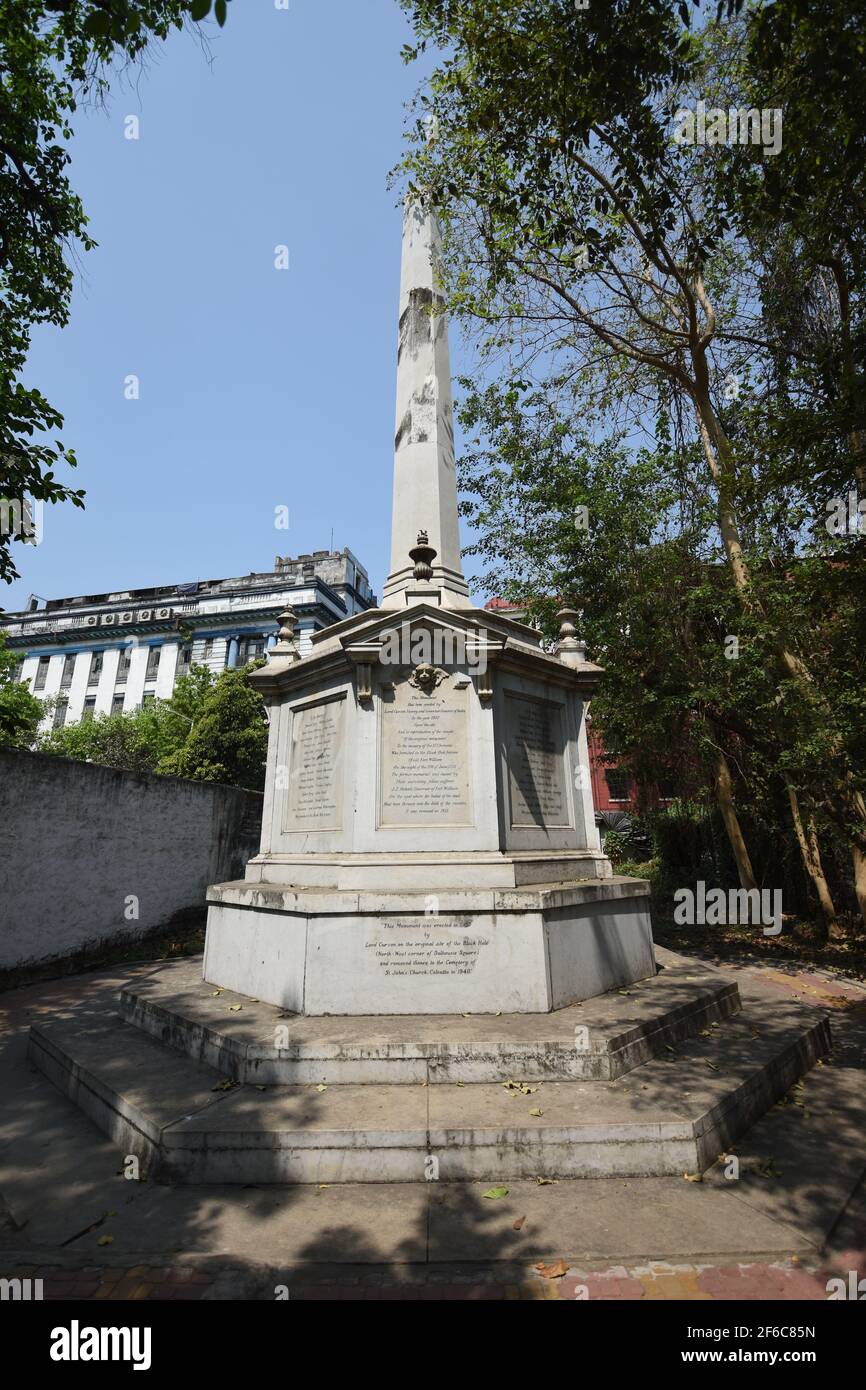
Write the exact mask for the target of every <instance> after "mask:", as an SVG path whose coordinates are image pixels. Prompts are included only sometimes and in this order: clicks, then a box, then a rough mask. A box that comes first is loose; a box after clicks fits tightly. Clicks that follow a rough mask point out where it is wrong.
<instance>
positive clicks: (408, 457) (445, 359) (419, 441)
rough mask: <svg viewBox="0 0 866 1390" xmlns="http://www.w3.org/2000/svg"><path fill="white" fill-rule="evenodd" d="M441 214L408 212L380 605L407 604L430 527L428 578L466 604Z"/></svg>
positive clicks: (446, 599) (410, 206)
mask: <svg viewBox="0 0 866 1390" xmlns="http://www.w3.org/2000/svg"><path fill="white" fill-rule="evenodd" d="M439 252H440V233H439V227H438V224H437V222H436V218H435V216H434V215H433V214H431V213H429V212H426V211H425V210H424V209H423V208H422V207H421V206H420V205H419V204H418V203H411V202H407V204H406V206H405V209H404V215H403V256H402V265H401V272H400V318H399V335H398V345H397V419H396V428H395V437H394V506H393V514H392V521H391V573H390V574H389V576H388V579H387V581H386V584H385V588H384V591H383V597H382V605H381V606H382V607H383V608H386V609H393V608H404V607H405V606H406V603H407V601H411V599H410V594H411V590H412V586H413V583H414V580H413V570H412V562H411V560H410V559H409V551H410V550H411V549H412V547H413V546H414V545H416V544H417V541H418V533H419V532H420V531H425V532H426V533H427V536H428V539H429V543H430V545H431V546H432V548H433V549H434V550H435V551H436V558H435V560H434V562H433V576H432V580H431V581H430V582H431V583H432V584H433V585H434V586H435V587H436V588H437V589H439V591H440V594H439V602H440V604H441V605H442V607H444V608H468V607H469V606H470V600H469V590H468V588H467V585H466V580H465V579H464V577H463V568H462V565H461V563H460V535H459V531H458V524H457V479H456V471H455V466H454V421H453V411H452V400H451V362H450V356H449V352H448V320H447V317H446V315H445V313H444V299H443V296H442V293H441V289H440V287H439V285H438V283H437V278H438V265H439Z"/></svg>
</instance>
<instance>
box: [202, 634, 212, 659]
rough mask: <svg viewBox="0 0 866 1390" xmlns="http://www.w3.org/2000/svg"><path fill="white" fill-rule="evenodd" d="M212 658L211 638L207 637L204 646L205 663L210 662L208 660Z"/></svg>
mask: <svg viewBox="0 0 866 1390" xmlns="http://www.w3.org/2000/svg"><path fill="white" fill-rule="evenodd" d="M212 656H213V638H212V637H208V639H207V641H206V642H205V644H204V659H205V661H210V659H211V657H212Z"/></svg>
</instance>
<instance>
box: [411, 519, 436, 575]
mask: <svg viewBox="0 0 866 1390" xmlns="http://www.w3.org/2000/svg"><path fill="white" fill-rule="evenodd" d="M409 559H410V560H411V561H412V562H413V564H414V566H415V568H414V569H413V571H412V575H413V577H414V578H415V579H421V580H427V579H432V578H433V561H434V560H435V559H436V551H435V550H434V549H433V547H432V545H430V543H429V539H428V536H427V532H426V531H419V532H418V543H417V545H414V546H413V547H412V549H411V550H410V551H409Z"/></svg>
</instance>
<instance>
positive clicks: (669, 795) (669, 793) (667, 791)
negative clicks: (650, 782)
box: [658, 777, 677, 801]
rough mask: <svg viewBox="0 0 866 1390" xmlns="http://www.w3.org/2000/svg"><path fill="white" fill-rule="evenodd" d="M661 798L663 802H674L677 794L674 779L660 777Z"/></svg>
mask: <svg viewBox="0 0 866 1390" xmlns="http://www.w3.org/2000/svg"><path fill="white" fill-rule="evenodd" d="M658 788H659V798H660V800H662V801H674V800H675V799H676V794H677V784H676V779H675V778H674V777H660V778H659V781H658Z"/></svg>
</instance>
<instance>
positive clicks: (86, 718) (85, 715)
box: [81, 695, 96, 724]
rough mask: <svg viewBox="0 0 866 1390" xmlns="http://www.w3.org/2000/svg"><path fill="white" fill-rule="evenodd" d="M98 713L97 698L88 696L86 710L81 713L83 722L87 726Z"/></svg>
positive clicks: (85, 703) (85, 704) (85, 702)
mask: <svg viewBox="0 0 866 1390" xmlns="http://www.w3.org/2000/svg"><path fill="white" fill-rule="evenodd" d="M95 713H96V696H95V695H88V696H87V699H86V700H85V701H84V709H83V710H82V711H81V722H82V724H87V723H89V722H90V720H91V719H92V718H93V716H94V714H95Z"/></svg>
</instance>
